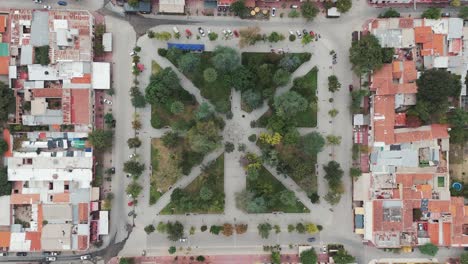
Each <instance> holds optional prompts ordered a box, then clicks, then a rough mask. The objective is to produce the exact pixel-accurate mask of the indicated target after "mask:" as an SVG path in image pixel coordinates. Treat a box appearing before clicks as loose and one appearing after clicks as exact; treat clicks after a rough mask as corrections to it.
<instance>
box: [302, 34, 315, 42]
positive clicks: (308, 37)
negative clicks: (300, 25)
mask: <svg viewBox="0 0 468 264" xmlns="http://www.w3.org/2000/svg"><path fill="white" fill-rule="evenodd" d="M312 41H314V37H312V36H311V35H310V34H304V36H303V37H302V40H301V43H302V45H307V44H309V43H311V42H312Z"/></svg>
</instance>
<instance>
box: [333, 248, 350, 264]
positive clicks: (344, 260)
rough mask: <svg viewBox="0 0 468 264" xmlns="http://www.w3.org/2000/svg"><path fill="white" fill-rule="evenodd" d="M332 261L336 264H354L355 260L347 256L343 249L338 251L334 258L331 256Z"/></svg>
mask: <svg viewBox="0 0 468 264" xmlns="http://www.w3.org/2000/svg"><path fill="white" fill-rule="evenodd" d="M333 260H334V261H335V263H336V264H349V263H354V262H355V261H356V259H355V258H354V257H353V256H351V255H349V254H348V252H347V251H346V250H344V249H340V250H338V252H337V253H336V255H335V256H333Z"/></svg>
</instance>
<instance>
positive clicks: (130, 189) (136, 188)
mask: <svg viewBox="0 0 468 264" xmlns="http://www.w3.org/2000/svg"><path fill="white" fill-rule="evenodd" d="M141 190H143V187H141V185H140V184H138V182H136V181H132V182H131V183H130V184H129V185H128V186H127V189H126V190H125V191H126V192H127V194H130V195H131V196H132V198H134V199H135V198H137V197H138V195H140V193H141Z"/></svg>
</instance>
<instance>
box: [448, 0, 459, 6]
mask: <svg viewBox="0 0 468 264" xmlns="http://www.w3.org/2000/svg"><path fill="white" fill-rule="evenodd" d="M450 5H451V6H453V7H459V6H460V5H461V1H460V0H452V1H450Z"/></svg>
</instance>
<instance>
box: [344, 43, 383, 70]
mask: <svg viewBox="0 0 468 264" xmlns="http://www.w3.org/2000/svg"><path fill="white" fill-rule="evenodd" d="M349 61H350V62H351V63H352V64H353V70H354V72H355V73H356V74H358V75H361V74H365V73H368V72H370V71H373V70H376V69H379V68H380V67H382V47H381V46H380V43H379V40H378V39H377V38H376V37H375V36H374V35H372V34H368V35H365V36H363V37H362V38H361V39H360V40H359V41H354V42H353V43H352V45H351V48H350V50H349Z"/></svg>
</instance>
